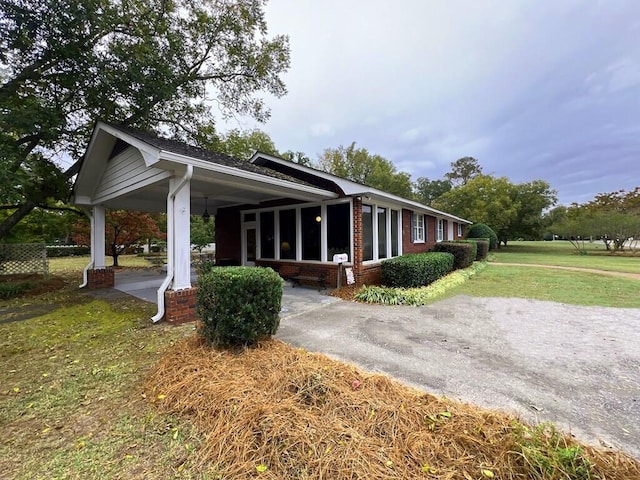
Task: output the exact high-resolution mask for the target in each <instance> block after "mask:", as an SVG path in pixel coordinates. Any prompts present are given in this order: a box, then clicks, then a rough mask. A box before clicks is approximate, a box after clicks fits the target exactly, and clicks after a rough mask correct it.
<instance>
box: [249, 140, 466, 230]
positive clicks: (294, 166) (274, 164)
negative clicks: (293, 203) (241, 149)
mask: <svg viewBox="0 0 640 480" xmlns="http://www.w3.org/2000/svg"><path fill="white" fill-rule="evenodd" d="M251 162H252V163H254V164H256V165H263V166H265V167H268V168H273V169H275V170H280V171H286V172H287V174H288V175H291V176H295V177H296V178H307V179H308V178H311V177H316V178H317V179H320V180H321V181H322V183H326V182H331V183H333V184H335V185H336V186H337V187H338V188H339V189H340V190H341V192H342V193H343V194H344V195H347V196H362V197H365V198H366V197H369V198H371V199H376V200H378V201H382V202H392V203H398V204H401V205H403V206H404V207H406V208H409V209H412V210H416V211H418V212H422V213H427V214H430V215H433V216H438V217H443V218H447V219H450V220H454V221H456V222H458V223H464V224H471V223H473V222H471V221H469V220H466V219H464V218H461V217H458V216H456V215H452V214H450V213H447V212H443V211H441V210H437V209H435V208H432V207H430V206H428V205H424V204H422V203H420V202H416V201H414V200H409V199H407V198H403V197H400V196H398V195H394V194H392V193H388V192H385V191H383V190H380V189H378V188H373V187H369V186H367V185H363V184H361V183H358V182H354V181H352V180H347V179H346V178H342V177H339V176H337V175H333V174H332V173H328V172H325V171H322V170H318V169H315V168H312V167H307V166H305V165H300V164H298V163H295V162H290V161H288V160H285V159H283V158H279V157H276V156H273V155H269V154H266V153H262V152H258V151H257V152H255V153H254V155H253V156H252V157H251ZM296 172H298V173H297V174H296ZM311 183H314V184H317V183H316V182H311Z"/></svg>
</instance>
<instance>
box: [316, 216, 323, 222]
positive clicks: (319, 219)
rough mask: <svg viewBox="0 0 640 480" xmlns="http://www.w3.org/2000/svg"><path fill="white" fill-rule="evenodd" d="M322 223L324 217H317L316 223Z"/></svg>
mask: <svg viewBox="0 0 640 480" xmlns="http://www.w3.org/2000/svg"><path fill="white" fill-rule="evenodd" d="M321 221H322V217H321V216H320V215H318V216H317V217H316V222H318V223H320V222H321Z"/></svg>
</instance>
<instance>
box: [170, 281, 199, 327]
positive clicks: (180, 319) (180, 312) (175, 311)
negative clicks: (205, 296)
mask: <svg viewBox="0 0 640 480" xmlns="http://www.w3.org/2000/svg"><path fill="white" fill-rule="evenodd" d="M197 291H198V289H197V288H196V287H192V288H185V289H183V290H167V291H166V292H164V319H165V320H166V321H167V322H169V323H173V324H180V323H185V322H193V321H195V320H197V319H198V316H197V315H196V292H197Z"/></svg>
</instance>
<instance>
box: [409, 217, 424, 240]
mask: <svg viewBox="0 0 640 480" xmlns="http://www.w3.org/2000/svg"><path fill="white" fill-rule="evenodd" d="M412 223H413V225H412V234H411V239H412V240H413V243H424V239H425V237H424V215H423V214H421V213H416V212H413V221H412Z"/></svg>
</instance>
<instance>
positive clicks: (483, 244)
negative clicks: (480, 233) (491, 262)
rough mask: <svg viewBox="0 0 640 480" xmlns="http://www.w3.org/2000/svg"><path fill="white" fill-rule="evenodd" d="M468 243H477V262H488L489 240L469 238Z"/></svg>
mask: <svg viewBox="0 0 640 480" xmlns="http://www.w3.org/2000/svg"><path fill="white" fill-rule="evenodd" d="M466 241H468V242H475V244H476V247H477V251H476V261H477V262H481V261H483V260H486V259H487V257H488V256H489V239H488V238H467V239H466Z"/></svg>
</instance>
